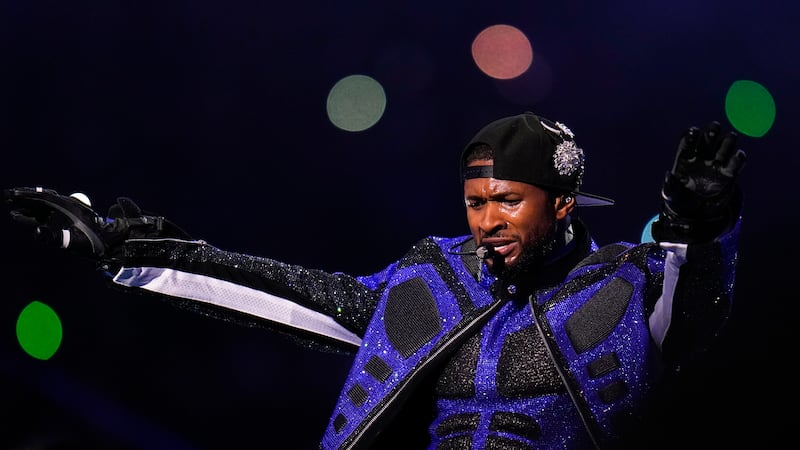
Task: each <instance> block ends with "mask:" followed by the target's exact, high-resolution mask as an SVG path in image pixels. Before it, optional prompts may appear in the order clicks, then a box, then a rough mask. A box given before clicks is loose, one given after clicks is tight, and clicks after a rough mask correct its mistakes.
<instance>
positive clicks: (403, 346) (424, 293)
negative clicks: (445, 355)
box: [383, 278, 442, 358]
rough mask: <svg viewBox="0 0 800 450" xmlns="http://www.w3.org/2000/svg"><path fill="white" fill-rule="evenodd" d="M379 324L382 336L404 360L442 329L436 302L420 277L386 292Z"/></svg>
mask: <svg viewBox="0 0 800 450" xmlns="http://www.w3.org/2000/svg"><path fill="white" fill-rule="evenodd" d="M383 322H384V325H385V327H386V336H387V337H388V338H389V341H390V342H391V343H392V345H393V346H394V347H395V348H396V349H397V350H398V351H399V352H400V354H402V355H403V357H404V358H408V357H409V356H411V355H412V354H414V352H416V351H417V350H419V349H420V348H421V347H422V346H423V345H425V344H426V343H427V342H429V341H430V340H431V339H432V338H433V337H434V336H436V335H437V334H438V333H439V332H440V331H441V330H442V324H441V319H440V317H439V309H438V308H436V300H435V299H434V298H433V294H432V293H431V290H430V288H429V287H428V285H427V284H425V281H424V280H422V279H421V278H412V279H410V280H407V281H404V282H402V283H400V284H398V285H396V286H395V287H393V288H392V290H391V291H389V297H388V298H387V300H386V310H385V311H384V318H383Z"/></svg>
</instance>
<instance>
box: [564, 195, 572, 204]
mask: <svg viewBox="0 0 800 450" xmlns="http://www.w3.org/2000/svg"><path fill="white" fill-rule="evenodd" d="M571 201H572V197H570V196H569V195H568V196H566V197H564V203H569V202H571Z"/></svg>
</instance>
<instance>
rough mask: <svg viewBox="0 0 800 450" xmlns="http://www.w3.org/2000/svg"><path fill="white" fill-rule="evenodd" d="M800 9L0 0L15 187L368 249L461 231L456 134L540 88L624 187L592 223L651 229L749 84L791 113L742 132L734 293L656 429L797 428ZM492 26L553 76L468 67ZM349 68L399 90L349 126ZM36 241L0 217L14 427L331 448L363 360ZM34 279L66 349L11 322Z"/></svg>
mask: <svg viewBox="0 0 800 450" xmlns="http://www.w3.org/2000/svg"><path fill="white" fill-rule="evenodd" d="M798 9H800V8H798V7H797V6H795V5H794V4H792V3H791V2H788V3H787V2H780V3H779V2H772V1H759V2H755V1H739V0H736V1H705V2H696V1H689V0H677V1H671V2H646V1H645V2H642V1H633V0H629V1H611V2H588V1H587V2H578V1H570V0H567V1H561V2H552V1H551V2H535V1H531V0H524V1H522V0H520V1H488V0H487V1H466V2H464V1H459V2H456V1H450V2H431V1H425V2H423V1H410V2H395V3H390V2H376V1H372V2H367V1H348V2H330V1H310V2H304V1H295V2H280V3H276V2H266V1H253V0H251V1H229V2H221V1H219V2H212V1H209V0H194V1H182V2H180V1H128V2H123V1H114V0H104V1H75V2H65V1H52V0H49V1H39V0H33V1H12V0H0V151H1V152H2V153H0V185H2V187H12V186H36V185H41V186H45V187H49V188H52V189H56V190H58V191H59V192H61V193H64V194H67V193H71V192H75V191H81V192H85V193H87V194H88V195H89V196H90V197H91V198H92V201H93V203H94V205H95V206H96V207H97V209H98V210H99V211H100V212H101V213H104V212H105V210H106V208H107V207H108V205H110V204H112V203H113V202H114V200H115V198H116V197H117V196H120V195H125V196H129V197H132V198H133V199H134V200H136V201H137V203H139V204H140V205H141V206H143V207H144V208H145V209H149V210H152V211H156V212H160V213H162V214H164V215H166V216H167V217H168V218H170V219H171V220H172V221H174V222H176V223H178V224H179V225H181V226H183V227H184V228H186V229H187V230H188V231H189V232H190V233H191V234H193V235H194V236H195V237H199V238H203V239H205V240H207V241H209V242H210V243H211V244H213V245H216V246H218V247H221V248H224V249H227V250H233V251H241V252H245V253H250V254H256V255H262V256H269V257H274V258H276V259H279V260H283V261H286V262H290V263H295V264H301V265H305V266H307V267H311V268H319V269H325V270H328V271H343V272H348V273H352V274H356V275H360V274H369V273H373V272H376V271H378V270H380V269H382V268H383V267H384V266H386V265H387V264H389V263H390V262H392V261H394V260H396V259H397V258H398V257H400V256H401V255H402V254H403V253H404V252H405V251H406V250H407V248H408V247H409V246H410V245H411V244H413V243H414V242H415V241H416V240H417V239H419V238H421V237H423V236H425V235H429V234H434V235H448V236H450V235H457V234H463V233H466V232H467V228H466V222H465V218H464V212H463V203H462V199H461V191H460V189H461V186H460V184H459V182H458V175H457V164H456V161H457V156H458V154H459V152H460V150H461V148H462V146H463V145H464V143H466V141H467V140H468V139H469V138H470V137H471V136H472V135H473V134H474V132H475V131H476V130H477V129H478V128H479V127H481V126H482V125H484V124H485V123H487V122H489V121H490V120H493V119H495V118H498V117H500V116H503V115H509V114H516V113H519V112H522V111H524V110H533V111H536V112H538V113H540V114H542V115H544V116H547V117H549V118H552V119H554V120H560V121H562V122H564V123H566V124H567V125H568V126H569V127H570V128H571V129H572V130H573V131H575V132H576V137H577V141H578V142H579V144H580V145H581V146H582V147H583V148H584V149H585V150H586V151H587V164H588V172H587V175H586V178H585V183H584V188H585V189H586V190H587V191H588V192H594V193H598V194H602V195H607V196H610V197H613V198H614V199H616V201H617V204H616V205H615V206H613V207H611V208H601V209H595V210H591V209H589V210H582V211H581V213H580V215H581V216H582V217H583V218H584V219H585V220H586V221H587V222H588V223H589V225H590V227H591V229H592V230H593V233H594V237H595V239H596V240H597V241H598V242H599V243H601V244H602V243H609V242H612V241H616V240H627V241H638V240H639V237H640V234H641V230H642V227H643V226H644V224H645V223H646V222H647V221H648V220H649V218H650V217H652V215H653V214H655V213H656V212H657V210H658V207H659V189H660V184H661V180H662V177H663V174H664V171H665V170H666V169H667V168H668V167H669V165H670V164H671V162H672V158H673V155H674V149H675V145H676V143H677V139H678V137H679V136H680V133H681V132H682V131H683V130H684V129H685V128H686V127H687V126H689V125H695V124H703V123H705V122H707V121H709V120H713V119H717V120H720V121H722V122H723V124H725V125H726V126H728V122H727V120H726V118H725V114H724V98H725V94H726V92H727V89H728V88H729V87H730V85H731V83H733V82H734V81H736V80H739V79H750V80H754V81H757V82H759V83H761V84H762V85H764V86H765V87H767V88H768V89H769V90H770V92H771V93H772V95H773V96H774V98H775V101H776V105H777V116H776V120H775V123H774V126H773V128H772V129H771V130H770V131H769V132H768V133H767V134H766V135H765V136H764V137H762V138H748V137H743V138H742V140H741V145H742V147H743V148H744V149H745V150H746V151H747V153H748V166H747V168H746V170H745V172H744V173H743V176H742V179H741V185H742V188H743V189H744V192H745V215H744V221H743V227H742V235H741V247H740V260H739V272H738V280H737V291H736V309H735V312H734V315H733V317H732V318H731V322H730V327H729V328H728V329H727V331H726V333H725V334H723V335H722V337H721V340H720V347H719V348H718V349H717V351H716V352H714V353H712V354H711V355H709V357H708V359H707V360H706V361H705V367H704V369H703V370H702V371H701V372H699V373H696V374H695V375H693V376H692V377H691V380H692V383H686V386H685V387H686V389H687V390H688V391H689V395H686V396H682V397H676V398H675V402H673V403H674V404H673V405H672V406H671V407H670V408H669V409H667V410H665V413H664V418H665V419H668V420H666V423H665V424H664V427H662V428H659V429H658V431H657V433H664V435H665V436H669V439H670V440H674V441H675V442H680V443H684V444H687V445H688V444H704V445H707V446H709V447H717V446H719V447H722V446H726V445H728V446H729V445H734V444H735V445H736V446H737V447H738V446H742V447H748V446H756V445H757V446H759V447H769V446H773V445H777V443H779V442H782V441H783V440H784V439H787V438H788V439H791V437H792V435H791V434H790V432H791V431H792V430H790V429H788V428H789V427H793V426H795V424H794V420H792V421H791V422H790V420H789V419H790V418H792V416H793V414H790V413H787V414H783V413H779V412H778V409H780V410H781V411H786V410H788V411H790V412H791V411H793V410H794V409H795V408H796V406H795V404H794V403H793V401H792V400H793V397H794V395H793V392H794V390H795V389H794V388H795V386H794V384H793V383H794V382H795V380H794V378H793V377H792V376H791V371H790V370H789V369H788V367H789V366H791V365H793V364H794V363H793V362H792V361H793V360H794V359H795V358H796V351H794V345H793V342H792V341H793V339H794V337H795V336H794V331H795V330H796V328H794V327H793V324H791V325H790V322H793V320H794V317H795V313H796V312H795V310H796V308H795V307H794V303H795V302H796V301H797V300H798V296H797V294H796V293H795V291H794V285H795V284H796V279H794V275H795V273H796V271H795V268H794V264H791V262H792V261H793V259H794V258H795V255H796V254H797V251H798V245H797V230H796V226H797V224H798V209H797V205H796V198H797V190H796V183H795V180H796V177H797V168H798V161H800V157H798V156H797V151H798V148H800V147H798V139H797V119H798V117H800V116H798V110H797V103H796V100H797V99H798V87H797V80H798V66H799V65H800V64H799V63H798V61H797V56H798V50H799V49H800V45H799V44H798V33H797V23H798V20H797V19H798V18H800V15H798ZM498 23H505V24H510V25H514V26H516V27H518V28H520V29H521V30H522V31H524V32H525V33H526V34H527V35H528V37H529V38H530V39H531V41H532V44H533V47H534V52H535V55H536V56H535V58H538V59H537V61H544V62H545V63H546V64H547V66H548V67H549V71H550V75H551V78H549V83H548V82H546V83H545V86H547V85H549V88H548V89H544V90H541V91H537V92H536V93H535V95H533V94H531V93H528V94H525V93H521V94H519V95H517V96H512V95H509V93H510V92H515V89H516V88H517V87H518V86H515V84H514V82H501V81H497V80H493V79H491V78H489V77H487V76H486V75H484V74H482V73H481V72H480V71H479V70H478V69H477V68H476V67H475V65H474V63H473V61H472V59H471V55H470V44H471V42H472V40H473V39H474V37H475V36H476V35H477V33H479V32H480V31H481V30H482V29H484V28H485V27H487V26H490V25H494V24H498ZM356 73H360V74H366V75H369V76H372V77H374V78H375V79H377V80H378V81H379V82H380V83H381V84H382V85H383V87H384V89H385V90H386V95H387V99H388V100H387V108H386V112H385V115H384V117H383V118H382V119H381V121H380V122H378V123H377V124H376V125H375V126H374V127H373V128H371V129H369V130H367V131H365V132H361V133H350V132H345V131H341V130H338V129H336V128H335V127H334V126H333V125H332V124H331V123H330V122H329V121H328V120H327V117H326V111H325V99H326V97H327V94H328V91H329V90H330V88H331V87H332V86H333V84H334V83H335V82H336V81H338V80H339V79H341V78H342V77H344V76H347V75H351V74H356ZM540 81H541V80H540ZM545 81H547V80H545ZM34 249H35V247H33V246H32V245H31V241H30V239H29V236H27V235H25V234H23V233H20V230H19V229H18V228H16V227H14V226H13V224H12V223H11V222H10V220H7V219H3V220H0V252H2V255H3V258H2V270H0V283H1V284H2V286H3V287H4V291H3V295H2V297H1V298H0V386H1V387H0V448H9V449H56V448H83V449H95V448H96V449H124V450H143V449H193V450H216V449H228V448H252V447H258V448H292V449H295V448H314V447H315V446H316V445H317V442H318V440H319V438H320V437H321V435H322V432H323V430H324V428H325V425H326V423H327V420H328V415H329V414H330V412H331V410H332V408H333V406H334V402H335V400H336V397H337V395H338V390H339V387H340V385H341V383H342V382H343V380H344V377H345V376H346V373H347V370H348V367H349V363H350V358H349V357H347V356H341V355H333V354H325V353H319V352H314V351H311V350H307V349H304V348H301V347H298V346H295V345H294V344H292V343H290V342H288V341H286V340H284V339H283V338H281V337H279V336H276V335H273V334H271V333H267V332H264V331H261V330H258V329H250V328H244V327H238V326H235V325H232V324H228V323H225V322H220V321H215V320H212V319H208V318H205V317H203V316H199V315H194V314H191V313H188V312H184V311H180V310H177V309H175V308H173V307H171V306H170V305H168V304H165V303H162V302H159V301H155V300H153V299H150V298H141V297H138V296H125V295H122V294H119V293H117V292H116V291H112V290H110V289H108V288H107V287H106V286H105V284H104V283H103V281H102V278H101V277H100V275H99V274H98V273H96V272H94V271H93V268H92V265H91V264H90V263H88V262H84V261H78V260H75V259H74V258H71V257H68V256H67V255H64V254H62V253H60V252H47V251H42V250H41V249H35V250H34ZM785 263H790V264H785ZM32 300H40V301H43V302H45V303H47V304H48V305H50V306H51V307H53V308H54V309H55V310H56V312H57V313H58V314H59V316H60V318H61V320H62V323H63V326H64V338H63V343H62V346H61V348H60V349H59V351H58V352H57V353H56V355H55V356H54V357H53V358H52V359H50V360H48V361H40V360H35V359H33V358H31V357H29V356H28V355H27V354H25V353H24V352H23V351H22V349H21V348H20V346H19V345H18V343H17V341H16V336H15V332H14V329H15V321H16V318H17V316H18V315H19V312H20V311H21V310H22V308H23V307H24V306H25V305H27V304H28V303H29V302H30V301H32ZM790 327H792V328H790ZM656 439H660V438H656ZM652 444H653V446H656V445H657V444H658V440H655V441H654V442H652Z"/></svg>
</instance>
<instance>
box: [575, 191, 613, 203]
mask: <svg viewBox="0 0 800 450" xmlns="http://www.w3.org/2000/svg"><path fill="white" fill-rule="evenodd" d="M574 194H575V202H576V203H577V204H578V206H611V205H613V204H614V200H612V199H610V198H607V197H601V196H599V195H594V194H587V193H585V192H574Z"/></svg>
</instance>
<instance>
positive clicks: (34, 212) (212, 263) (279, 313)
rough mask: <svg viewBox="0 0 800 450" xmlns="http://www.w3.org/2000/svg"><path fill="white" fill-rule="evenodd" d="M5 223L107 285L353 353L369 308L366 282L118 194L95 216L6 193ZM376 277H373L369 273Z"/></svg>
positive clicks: (33, 194)
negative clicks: (66, 255)
mask: <svg viewBox="0 0 800 450" xmlns="http://www.w3.org/2000/svg"><path fill="white" fill-rule="evenodd" d="M4 194H5V200H6V204H7V205H8V206H9V208H10V214H11V217H12V218H13V219H14V220H15V221H17V222H19V223H21V224H22V225H24V226H26V227H29V228H32V229H33V231H34V233H33V234H34V236H35V237H36V238H37V239H38V240H39V241H41V242H43V243H44V244H45V245H49V246H52V247H60V248H63V249H66V250H67V251H70V252H72V253H74V254H76V255H79V256H81V257H84V258H88V259H90V260H92V261H94V262H95V263H96V264H97V267H98V269H100V270H102V271H103V272H105V273H106V274H107V275H108V277H109V279H110V280H112V282H113V285H114V286H116V287H119V288H121V289H124V290H128V291H135V292H140V293H145V292H146V293H152V294H157V295H159V296H160V297H162V298H164V299H167V300H169V301H171V302H172V303H173V304H176V305H178V306H180V307H183V308H186V309H190V310H193V311H196V312H201V313H204V314H207V315H211V316H214V317H218V318H221V319H225V320H230V321H235V322H237V323H243V324H248V325H256V326H262V327H266V328H270V329H274V330H276V331H279V332H283V333H284V334H288V335H290V336H292V337H296V338H299V340H300V341H301V343H303V344H308V345H311V346H321V347H323V348H326V349H334V350H342V349H344V350H345V351H351V350H354V349H355V348H357V347H358V345H359V344H360V341H361V338H360V335H361V333H362V332H363V330H364V329H365V328H366V325H367V323H368V321H369V317H370V314H371V312H372V310H373V309H374V307H375V304H376V302H377V296H378V292H377V286H379V283H372V279H371V278H369V277H367V278H359V279H357V278H355V277H352V276H349V275H345V274H339V273H337V274H331V273H326V272H323V271H319V270H309V269H306V268H303V267H299V266H293V265H289V264H285V263H281V262H278V261H274V260H271V259H268V258H260V257H254V256H250V255H245V254H239V253H233V252H226V251H222V250H220V249H217V248H214V247H213V246H211V245H209V244H207V243H206V242H204V241H201V240H194V239H192V238H191V237H190V236H189V235H188V234H187V233H186V232H184V231H183V230H182V229H180V228H179V227H177V226H176V225H174V224H173V223H171V222H170V221H169V220H167V219H166V218H164V217H163V216H159V215H156V214H152V213H147V212H144V211H142V210H141V209H140V208H139V207H138V206H137V205H136V203H134V202H133V201H132V200H131V199H129V198H127V197H120V198H119V199H118V200H117V202H116V203H115V204H114V205H113V206H112V207H111V208H109V211H108V214H107V216H106V217H101V216H100V215H99V214H97V213H96V212H95V211H94V210H93V209H92V208H91V203H90V202H89V201H88V198H87V197H86V196H84V195H71V196H64V195H60V194H59V193H58V192H56V191H53V190H50V189H44V188H13V189H8V190H6V191H5V192H4ZM375 276H376V277H380V274H376V275H375Z"/></svg>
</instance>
